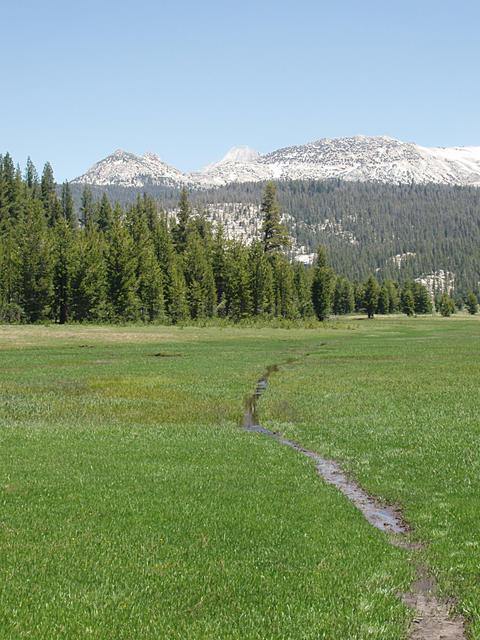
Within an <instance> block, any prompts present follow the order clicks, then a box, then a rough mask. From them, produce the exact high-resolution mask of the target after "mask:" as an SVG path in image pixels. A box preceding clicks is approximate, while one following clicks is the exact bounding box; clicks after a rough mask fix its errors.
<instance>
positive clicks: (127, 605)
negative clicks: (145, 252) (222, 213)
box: [0, 318, 480, 640]
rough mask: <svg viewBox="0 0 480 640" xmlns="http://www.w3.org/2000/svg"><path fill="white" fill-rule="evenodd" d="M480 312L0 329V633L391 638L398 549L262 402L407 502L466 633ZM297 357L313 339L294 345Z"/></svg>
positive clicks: (402, 568) (473, 536)
mask: <svg viewBox="0 0 480 640" xmlns="http://www.w3.org/2000/svg"><path fill="white" fill-rule="evenodd" d="M479 347H480V322H479V321H478V320H477V319H476V318H472V319H468V318H465V319H459V318H451V319H440V318H438V319H437V318H435V319H421V318H418V319H413V320H407V319H385V320H384V319H382V320H375V321H366V320H362V321H359V320H348V321H342V322H339V323H338V324H335V323H332V324H331V325H329V326H328V327H327V328H323V329H299V328H297V329H294V328H292V329H281V328H276V329H272V328H270V329H269V328H261V329H253V328H250V329H249V328H232V327H230V328H228V327H224V328H218V327H217V328H215V327H207V328H196V327H187V328H180V327H179V328H172V327H145V328H142V327H93V326H92V327H89V326H79V327H75V326H72V327H53V326H52V327H43V326H35V327H27V326H17V327H0V363H1V366H0V504H1V509H0V638H2V640H3V639H4V640H17V639H22V640H23V639H24V638H25V639H27V638H28V639H34V640H37V639H42V640H43V639H45V640H47V639H48V640H57V639H62V640H63V639H78V638H92V639H97V640H113V639H115V640H120V639H122V640H127V639H128V640H131V639H132V638H139V639H142V640H150V639H154V638H155V639H156V640H157V639H158V638H166V639H184V638H192V639H195V640H202V639H207V638H208V639H214V638H215V639H219V638H222V639H235V640H237V639H238V640H240V639H242V640H253V639H255V640H266V639H272V640H274V639H275V640H283V639H285V640H287V639H289V640H290V639H292V640H296V639H299V640H300V639H302V640H304V639H305V640H307V639H308V640H310V639H312V640H313V639H314V638H315V639H317V640H318V639H322V638H323V639H325V640H331V639H333V638H338V639H342V640H343V639H348V640H357V639H358V640H360V639H364V638H375V639H382V640H390V639H391V640H394V639H395V640H398V639H400V638H405V637H406V636H407V630H408V626H409V624H410V621H411V617H412V613H411V611H410V610H408V609H407V608H406V607H405V606H404V605H403V604H402V603H401V601H400V599H399V597H398V595H399V593H402V592H406V591H408V590H409V586H410V584H411V581H412V579H413V569H412V563H411V557H410V556H409V554H410V552H408V551H405V550H402V549H399V548H395V547H392V546H391V545H389V544H388V543H387V541H386V539H385V536H384V534H383V533H381V532H380V531H378V530H376V529H373V528H372V527H371V526H370V525H369V524H368V523H367V522H366V521H365V520H364V519H363V517H362V516H361V514H360V513H359V512H358V511H357V510H356V509H355V508H354V507H353V506H352V505H351V504H349V503H348V501H347V500H346V499H345V498H344V497H343V496H342V495H341V494H339V493H338V492H337V491H336V490H335V489H334V488H333V487H331V486H327V485H325V484H324V483H322V482H321V481H320V479H319V478H318V476H317V474H316V472H315V469H314V467H313V465H312V464H311V463H310V461H309V460H307V459H305V458H304V457H302V456H300V455H298V454H297V453H296V452H295V451H292V450H290V449H288V448H286V447H282V446H280V445H279V444H278V443H277V442H275V441H274V440H272V439H269V438H265V437H263V436H262V435H259V434H253V433H246V432H244V431H243V430H242V429H241V428H240V423H241V417H242V413H243V404H244V400H245V398H246V396H247V395H248V394H250V393H251V392H252V390H253V387H254V386H255V382H256V380H257V379H258V378H259V377H260V375H261V374H262V372H263V371H264V370H265V368H266V366H267V365H271V364H274V363H288V364H285V365H284V366H282V367H281V369H280V371H279V372H277V373H275V374H273V375H272V377H271V379H270V385H269V389H268V391H267V393H266V394H265V395H264V397H263V398H262V400H261V403H260V413H261V416H262V421H263V423H264V424H265V426H267V427H269V428H273V429H276V430H280V431H282V432H283V433H285V434H287V435H288V436H289V437H292V438H294V439H296V440H298V441H299V442H301V443H302V444H305V445H306V446H308V447H310V448H312V449H315V450H316V451H318V452H319V453H324V454H326V455H328V456H331V457H335V458H336V459H337V460H339V461H340V462H342V464H343V465H344V466H345V468H346V469H348V470H349V471H350V472H351V473H352V474H353V475H354V476H355V477H356V478H357V479H358V480H359V481H360V483H361V484H362V485H363V486H364V487H365V488H366V489H368V490H369V491H371V492H372V493H374V494H376V495H378V496H381V497H383V498H384V499H385V500H388V501H389V502H392V503H396V504H399V505H401V506H402V508H403V509H404V513H405V515H406V518H407V520H408V522H409V523H410V525H411V526H412V528H413V530H414V533H413V535H414V536H415V537H417V538H418V539H420V540H422V541H424V542H426V543H428V544H427V545H426V546H425V549H424V551H423V552H422V553H423V554H424V556H425V560H426V562H427V564H428V565H429V567H430V568H431V569H432V571H433V572H434V573H435V575H436V576H437V578H438V582H439V586H440V588H441V589H442V591H443V592H444V593H445V594H448V595H449V596H455V598H456V599H457V601H458V602H457V606H458V608H459V610H460V611H462V612H463V613H464V614H465V615H466V616H467V618H468V619H469V621H470V623H471V624H470V636H471V637H472V638H480V626H479V625H480V608H479V602H480V583H479V574H480V569H479V564H480V549H479V545H480V535H479V533H480V523H479V518H478V513H479V512H478V504H479V498H480V468H479V467H480V447H479V441H480V422H479V418H478V397H477V396H478V394H477V388H478V383H479V378H480V368H479V364H478V362H479V359H478V356H479ZM307 354H308V355H307Z"/></svg>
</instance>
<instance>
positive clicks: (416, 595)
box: [402, 567, 465, 640]
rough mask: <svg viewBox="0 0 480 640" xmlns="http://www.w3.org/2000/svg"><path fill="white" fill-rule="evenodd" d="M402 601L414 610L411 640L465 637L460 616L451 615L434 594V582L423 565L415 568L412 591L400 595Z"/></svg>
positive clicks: (455, 639)
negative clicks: (415, 573) (415, 575)
mask: <svg viewBox="0 0 480 640" xmlns="http://www.w3.org/2000/svg"><path fill="white" fill-rule="evenodd" d="M402 600H403V602H404V603H405V604H406V605H407V606H408V607H410V608H411V609H414V610H415V618H414V620H413V626H412V631H411V634H410V638H412V640H437V639H438V638H444V639H445V640H459V639H460V638H465V631H464V624H463V621H462V620H461V618H459V617H451V612H450V609H449V607H448V606H447V604H445V603H444V602H440V601H439V600H438V599H437V598H436V596H435V582H434V580H433V578H432V577H431V576H429V575H428V573H427V571H426V569H425V567H418V568H417V578H416V580H415V582H414V584H413V585H412V591H411V592H410V593H407V594H404V595H403V596H402Z"/></svg>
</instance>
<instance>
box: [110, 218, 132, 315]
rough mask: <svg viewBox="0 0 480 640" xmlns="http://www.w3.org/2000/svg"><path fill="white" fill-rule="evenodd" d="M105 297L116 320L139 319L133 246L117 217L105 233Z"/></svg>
mask: <svg viewBox="0 0 480 640" xmlns="http://www.w3.org/2000/svg"><path fill="white" fill-rule="evenodd" d="M106 265H107V299H108V305H109V308H110V315H111V317H112V318H113V319H115V320H122V321H130V320H136V319H137V318H138V297H137V284H138V283H137V277H136V257H135V247H134V244H133V241H132V238H131V237H130V234H129V233H128V231H127V230H126V228H125V225H124V224H123V222H122V220H121V219H120V218H118V217H116V218H115V219H114V221H113V223H112V227H111V229H110V232H109V234H108V236H107V252H106Z"/></svg>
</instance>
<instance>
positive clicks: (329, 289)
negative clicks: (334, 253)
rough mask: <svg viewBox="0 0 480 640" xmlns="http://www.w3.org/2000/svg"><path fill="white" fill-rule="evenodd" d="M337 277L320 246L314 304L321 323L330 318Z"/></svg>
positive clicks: (315, 276) (316, 266)
mask: <svg viewBox="0 0 480 640" xmlns="http://www.w3.org/2000/svg"><path fill="white" fill-rule="evenodd" d="M334 286H335V276H334V273H333V270H332V269H331V268H330V267H329V266H328V261H327V252H326V249H325V247H322V246H320V247H319V248H318V253H317V262H316V265H315V271H314V275H313V282H312V304H313V308H314V310H315V313H316V315H317V318H318V319H319V320H320V321H323V320H325V319H326V318H328V316H329V314H330V311H331V309H332V301H333V300H332V299H333V288H334Z"/></svg>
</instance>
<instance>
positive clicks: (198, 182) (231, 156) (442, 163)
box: [75, 136, 480, 188]
mask: <svg viewBox="0 0 480 640" xmlns="http://www.w3.org/2000/svg"><path fill="white" fill-rule="evenodd" d="M328 178H340V179H343V180H359V181H374V182H382V183H394V184H395V183H410V182H415V183H419V184H425V183H429V182H431V183H439V184H458V185H472V186H480V147H446V148H441V147H432V148H429V147H422V146H420V145H416V144H413V143H410V142H401V141H400V140H396V139H395V138H390V137H387V136H375V137H369V136H353V137H349V138H332V139H329V138H322V139H320V140H317V141H315V142H310V143H308V144H303V145H296V146H291V147H285V148H283V149H278V150H276V151H272V152H270V153H267V154H264V155H260V154H258V153H257V152H256V151H254V150H253V149H251V148H249V147H234V148H233V149H230V151H229V152H228V153H227V154H226V155H225V156H224V158H222V160H220V161H219V162H216V163H213V164H210V165H208V166H207V167H205V168H204V169H203V170H201V171H196V172H193V173H190V174H183V173H181V172H180V171H178V170H177V169H175V168H174V167H171V166H169V165H167V164H166V163H164V162H162V161H161V160H160V158H158V156H156V155H154V154H145V155H144V156H136V155H134V154H131V153H127V152H125V151H116V152H115V153H114V154H112V155H111V156H108V158H105V159H104V160H101V161H100V162H98V163H97V164H96V165H94V166H93V167H92V168H91V169H89V171H87V173H86V174H84V175H83V176H80V177H79V178H77V179H76V180H75V182H80V183H85V184H97V185H119V186H126V187H127V186H129V187H144V186H148V185H154V186H156V185H166V186H183V185H187V186H190V187H199V188H206V187H216V186H223V185H227V184H231V183H241V182H258V181H263V180H325V179H328Z"/></svg>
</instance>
